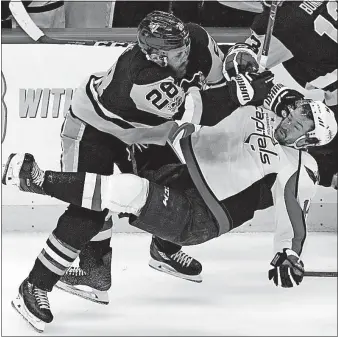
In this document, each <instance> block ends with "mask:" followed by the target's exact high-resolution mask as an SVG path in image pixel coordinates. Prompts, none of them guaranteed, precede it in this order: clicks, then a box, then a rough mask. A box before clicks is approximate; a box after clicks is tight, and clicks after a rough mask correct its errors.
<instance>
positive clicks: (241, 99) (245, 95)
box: [228, 71, 274, 106]
mask: <svg viewBox="0 0 338 337" xmlns="http://www.w3.org/2000/svg"><path fill="white" fill-rule="evenodd" d="M273 77H274V76H273V74H272V72H271V71H264V72H262V73H245V74H239V75H237V76H236V77H234V78H232V80H231V81H230V82H228V88H229V93H230V97H231V99H232V100H233V101H234V102H235V103H237V104H238V105H246V104H248V103H250V104H252V105H257V106H258V105H262V104H263V100H264V98H265V97H266V96H267V94H268V93H269V92H270V90H271V88H272V86H273V82H272V80H273Z"/></svg>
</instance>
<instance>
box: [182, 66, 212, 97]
mask: <svg viewBox="0 0 338 337" xmlns="http://www.w3.org/2000/svg"><path fill="white" fill-rule="evenodd" d="M180 87H181V88H182V89H183V91H184V92H185V93H186V92H188V90H189V89H190V88H192V87H195V88H198V89H199V90H206V89H207V87H208V86H207V83H206V80H205V76H204V75H203V73H202V72H201V71H199V72H198V73H195V74H194V76H193V77H192V78H191V79H186V78H183V79H182V81H181V83H180Z"/></svg>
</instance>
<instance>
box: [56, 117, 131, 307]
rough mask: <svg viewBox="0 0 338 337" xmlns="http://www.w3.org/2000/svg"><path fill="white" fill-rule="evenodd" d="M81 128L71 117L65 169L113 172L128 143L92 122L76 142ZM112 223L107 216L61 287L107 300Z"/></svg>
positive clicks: (67, 127) (64, 134) (65, 138)
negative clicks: (98, 127) (94, 125)
mask: <svg viewBox="0 0 338 337" xmlns="http://www.w3.org/2000/svg"><path fill="white" fill-rule="evenodd" d="M82 127H83V124H82V123H81V122H80V121H79V120H77V119H76V118H73V117H72V116H68V119H67V121H66V123H65V125H64V127H63V131H62V144H63V154H62V170H63V171H67V172H69V171H80V172H93V173H100V174H104V175H109V174H113V172H114V162H115V161H116V160H117V159H118V158H119V157H121V156H122V155H124V156H126V151H125V144H123V143H122V142H121V141H119V140H117V139H116V138H115V137H113V136H110V135H109V134H105V133H102V132H100V131H98V130H96V129H95V128H93V127H91V126H89V125H86V126H85V129H84V131H82V136H81V140H80V141H78V140H77V141H76V142H74V139H73V138H74V130H76V128H78V129H79V130H81V128H82ZM75 133H77V132H76V131H75ZM77 138H79V137H77ZM76 149H77V151H76ZM112 226H113V223H112V218H111V217H107V218H106V219H105V221H104V225H103V227H102V228H101V229H100V231H99V233H97V235H95V236H94V237H93V238H92V239H91V241H89V242H88V243H87V244H86V245H85V246H84V247H83V249H81V252H80V254H79V266H78V267H71V268H69V269H68V270H67V271H66V273H65V274H64V275H63V277H62V278H61V279H60V281H59V282H58V283H57V287H58V288H60V289H63V290H65V291H68V292H70V293H72V294H75V295H78V296H81V297H83V298H86V299H89V300H92V301H96V302H99V303H107V302H108V293H107V290H108V289H109V288H110V286H111V267H110V265H111V254H112V253H111V248H110V239H111V235H112ZM83 286H86V289H83Z"/></svg>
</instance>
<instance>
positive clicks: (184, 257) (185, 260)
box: [171, 250, 193, 267]
mask: <svg viewBox="0 0 338 337" xmlns="http://www.w3.org/2000/svg"><path fill="white" fill-rule="evenodd" d="M171 258H172V259H173V260H174V261H177V262H178V263H180V264H181V265H182V266H183V267H184V266H187V267H189V266H190V263H191V261H192V260H193V258H192V257H191V256H189V255H188V254H186V253H184V252H183V251H182V250H180V251H178V252H177V253H175V254H173V255H171Z"/></svg>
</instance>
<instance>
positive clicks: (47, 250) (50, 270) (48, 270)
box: [29, 233, 80, 291]
mask: <svg viewBox="0 0 338 337" xmlns="http://www.w3.org/2000/svg"><path fill="white" fill-rule="evenodd" d="M79 252H80V251H79V250H77V249H75V248H73V247H71V246H69V245H68V244H66V243H65V242H63V241H61V240H59V239H58V238H57V237H56V236H55V235H54V234H53V233H52V234H51V235H50V236H49V238H48V239H47V241H46V245H45V247H44V249H42V251H41V253H40V254H39V256H38V257H37V259H36V260H35V264H34V267H33V269H32V271H31V272H30V274H29V282H31V283H33V284H34V285H35V286H37V287H38V288H40V289H43V290H46V291H52V289H53V286H54V285H55V284H56V282H57V281H58V280H59V279H60V277H61V276H62V275H63V274H64V273H65V272H66V270H67V268H68V267H69V266H70V265H71V264H72V263H73V262H74V260H75V259H76V257H77V256H78V254H79Z"/></svg>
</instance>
